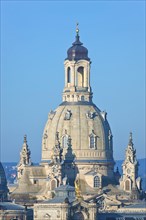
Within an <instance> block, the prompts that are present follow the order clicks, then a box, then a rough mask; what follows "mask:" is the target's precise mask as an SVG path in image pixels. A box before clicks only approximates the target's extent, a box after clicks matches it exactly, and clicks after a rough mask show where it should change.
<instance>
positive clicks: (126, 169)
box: [120, 133, 141, 196]
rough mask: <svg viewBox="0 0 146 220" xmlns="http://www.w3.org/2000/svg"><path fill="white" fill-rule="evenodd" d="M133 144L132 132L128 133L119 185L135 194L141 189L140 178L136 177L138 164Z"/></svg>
mask: <svg viewBox="0 0 146 220" xmlns="http://www.w3.org/2000/svg"><path fill="white" fill-rule="evenodd" d="M133 146H134V144H133V140H132V133H130V136H129V143H128V146H127V149H126V155H125V160H124V162H123V164H122V168H123V176H122V177H121V179H120V186H121V188H122V189H123V190H124V191H126V192H129V193H132V194H133V196H134V194H135V193H136V194H137V193H138V191H139V190H141V178H140V177H138V166H139V164H138V161H137V159H136V150H135V149H134V147H133Z"/></svg>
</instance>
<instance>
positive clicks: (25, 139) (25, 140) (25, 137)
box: [24, 134, 27, 143]
mask: <svg viewBox="0 0 146 220" xmlns="http://www.w3.org/2000/svg"><path fill="white" fill-rule="evenodd" d="M24 143H27V136H26V134H25V135H24Z"/></svg>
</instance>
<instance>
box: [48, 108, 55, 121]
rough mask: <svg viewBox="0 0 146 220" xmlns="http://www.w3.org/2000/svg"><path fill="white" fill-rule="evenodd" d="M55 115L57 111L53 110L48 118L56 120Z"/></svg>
mask: <svg viewBox="0 0 146 220" xmlns="http://www.w3.org/2000/svg"><path fill="white" fill-rule="evenodd" d="M55 113H56V112H55V111H52V110H51V111H50V112H49V115H48V118H49V119H50V120H52V119H53V118H54V115H55Z"/></svg>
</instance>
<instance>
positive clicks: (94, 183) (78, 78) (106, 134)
mask: <svg viewBox="0 0 146 220" xmlns="http://www.w3.org/2000/svg"><path fill="white" fill-rule="evenodd" d="M90 67H91V60H90V58H89V57H88V50H87V48H85V47H84V46H83V44H82V43H81V42H80V37H79V29H78V26H77V28H76V38H75V42H74V43H73V44H72V46H71V47H70V48H69V49H68V51H67V58H66V59H65V62H64V68H65V87H64V90H63V95H62V103H61V104H60V105H59V106H58V108H57V109H56V110H54V111H51V112H50V113H49V115H48V120H47V122H46V125H45V128H44V132H43V137H42V158H41V162H40V164H39V165H34V164H33V163H32V162H31V159H30V150H29V147H28V145H27V139H26V136H25V137H24V143H23V146H22V151H21V153H20V162H19V163H18V166H17V169H18V185H17V187H16V188H15V190H14V191H13V192H12V193H11V198H12V199H15V200H16V201H17V202H19V203H27V204H31V205H33V204H34V219H35V220H42V219H52V220H56V219H58V220H67V219H74V220H77V219H80V220H87V219H88V220H96V219H97V218H98V217H99V216H102V215H103V214H105V213H109V212H112V213H113V212H117V210H120V208H122V207H126V205H127V204H129V202H130V201H131V202H133V203H134V204H136V203H137V202H138V200H139V199H140V198H142V196H143V192H142V189H141V179H140V177H138V162H137V160H136V151H135V149H134V147H133V141H132V133H130V137H129V143H128V146H127V149H126V158H125V161H124V163H123V175H122V176H121V175H120V174H119V171H118V170H117V171H116V172H114V164H115V162H114V158H113V139H112V138H113V135H112V131H111V128H110V126H109V123H108V121H107V113H106V112H105V111H101V110H100V109H99V108H98V107H97V106H96V105H95V104H94V103H93V101H92V97H93V93H92V89H91V85H90ZM36 202H37V203H36ZM105 219H106V217H105Z"/></svg>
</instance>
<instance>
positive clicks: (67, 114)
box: [64, 109, 72, 120]
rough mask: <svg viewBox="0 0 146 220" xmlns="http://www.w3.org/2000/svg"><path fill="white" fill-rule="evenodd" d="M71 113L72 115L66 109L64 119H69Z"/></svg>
mask: <svg viewBox="0 0 146 220" xmlns="http://www.w3.org/2000/svg"><path fill="white" fill-rule="evenodd" d="M71 115H72V113H71V110H68V109H67V111H66V112H65V116H64V120H70V118H71Z"/></svg>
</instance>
